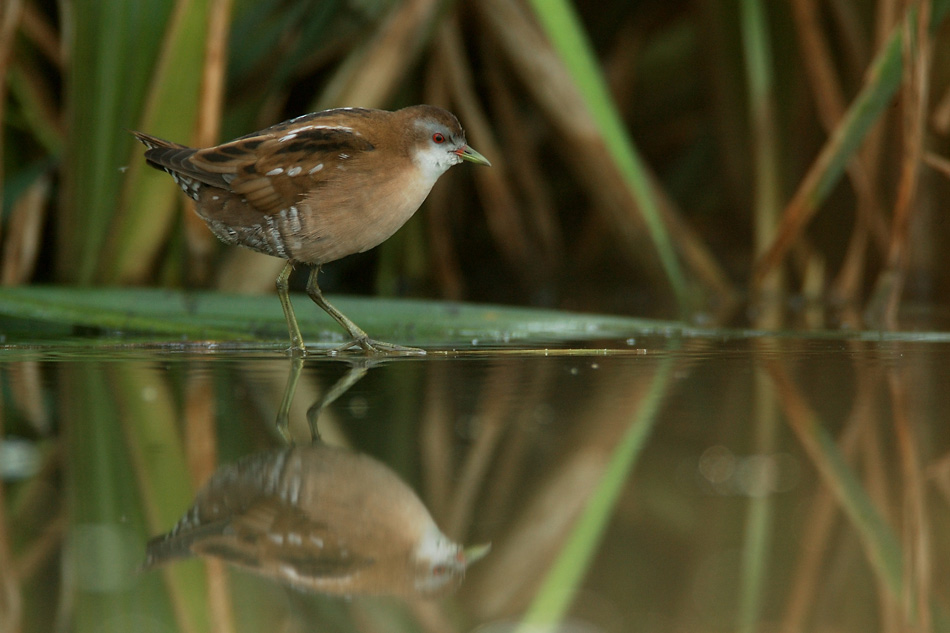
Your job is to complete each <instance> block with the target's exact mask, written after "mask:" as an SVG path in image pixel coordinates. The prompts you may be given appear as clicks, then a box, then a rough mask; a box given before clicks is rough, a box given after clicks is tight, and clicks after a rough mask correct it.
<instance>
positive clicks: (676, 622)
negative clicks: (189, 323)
mask: <svg viewBox="0 0 950 633" xmlns="http://www.w3.org/2000/svg"><path fill="white" fill-rule="evenodd" d="M593 345H594V347H592V348H591V349H572V350H553V349H552V350H546V351H545V350H521V351H517V350H514V351H512V350H494V351H493V350H477V351H470V352H461V353H458V354H445V355H430V356H429V357H427V358H424V359H416V358H404V359H392V360H386V361H382V362H373V363H369V364H363V365H360V364H356V363H352V362H346V361H344V360H341V359H328V358H317V357H312V358H311V357H308V358H307V359H306V361H305V362H304V363H303V366H302V371H301V373H300V376H299V380H298V381H297V383H296V391H295V393H294V394H293V399H292V406H291V408H290V410H289V414H288V420H289V429H288V430H287V431H285V432H281V430H280V429H279V428H278V425H276V424H275V421H276V420H277V418H278V413H279V410H280V407H281V402H282V398H284V397H285V394H287V388H288V380H289V379H290V378H291V377H292V375H293V370H294V367H293V363H292V362H291V360H290V359H289V358H287V357H286V356H283V355H281V354H280V353H277V352H255V351H240V350H238V351H231V352H224V351H207V350H203V349H201V348H196V347H188V346H184V347H173V346H160V347H143V346H122V345H118V346H113V347H103V346H90V347H80V346H77V347H72V348H62V347H57V346H39V347H15V346H11V347H8V348H7V349H6V350H4V352H3V355H2V356H0V381H2V389H3V390H2V409H0V414H2V418H0V425H2V426H0V430H2V437H3V442H2V443H0V473H2V476H3V486H2V501H3V503H2V506H0V508H2V512H3V515H2V516H0V586H2V588H3V591H2V597H0V620H2V622H0V630H2V631H7V630H9V631H15V630H23V631H50V630H64V631H130V630H136V631H163V632H164V631H210V630H214V631H258V630H266V631H416V630H421V631H475V630H477V631H482V632H484V631H504V630H515V628H516V625H517V623H518V622H520V621H521V620H522V618H528V619H530V620H531V621H533V622H550V621H557V622H560V625H559V626H560V628H555V627H554V625H552V626H550V627H548V628H540V629H534V630H562V631H605V632H614V631H617V632H619V631H657V632H667V631H670V632H673V631H727V630H728V631H737V630H738V631H832V630H834V631H861V632H866V631H892V630H912V631H916V630H920V631H927V630H948V629H950V624H948V618H947V613H948V609H950V583H948V581H947V578H950V574H948V571H950V569H948V567H950V565H948V562H950V552H948V549H950V541H947V539H946V538H945V537H944V535H945V534H946V533H947V527H948V524H950V512H948V501H950V428H948V425H947V420H948V419H950V415H948V414H950V389H948V388H947V384H948V383H947V378H946V376H947V375H950V344H947V343H944V342H928V341H912V340H900V339H896V340H889V341H858V340H847V339H842V338H834V339H819V338H805V337H802V338H798V337H783V338H766V337H761V338H742V337H740V338H737V337H733V336H730V335H725V334H724V335H723V336H721V337H715V336H712V337H710V336H706V337H704V338H695V339H694V338H665V337H662V336H654V337H647V338H642V339H639V340H636V341H632V342H628V341H615V342H614V341H606V342H601V343H596V344H593ZM347 378H350V379H351V382H352V384H351V385H349V386H348V388H347V389H345V390H344V391H342V393H339V394H335V396H334V397H335V399H334V400H333V401H332V402H330V403H329V404H326V406H324V407H323V408H322V409H320V408H319V404H318V406H317V409H319V410H317V409H314V417H316V422H315V424H316V427H317V430H318V432H319V436H320V437H319V442H320V444H319V448H317V449H315V450H314V451H313V452H314V453H315V455H316V457H315V458H314V461H313V462H312V463H313V464H316V465H315V466H312V467H310V466H308V467H305V468H304V467H301V468H303V470H306V471H307V473H309V474H301V475H300V477H301V480H302V481H306V482H308V483H299V482H297V480H291V479H289V478H290V477H291V475H292V474H293V473H291V472H290V471H291V470H294V469H292V468H289V467H287V466H286V463H287V462H286V455H287V454H289V453H288V451H291V450H292V451H296V452H300V451H305V450H310V449H308V446H309V445H310V444H311V433H310V428H309V426H308V415H307V410H308V408H310V407H312V405H314V404H315V403H320V402H321V398H322V397H323V398H325V397H326V394H327V393H329V392H331V390H332V389H333V386H334V385H341V386H346V383H345V381H346V379H347ZM341 381H343V382H341ZM288 438H289V441H291V442H293V444H294V446H295V448H293V449H290V448H289V445H288ZM342 447H345V452H342V453H341V452H340V451H341V448H342ZM324 451H333V452H332V453H325V452H324ZM350 451H352V452H350ZM294 454H297V453H294ZM327 455H334V456H335V455H344V457H342V458H341V460H342V461H345V462H346V465H344V466H343V467H342V468H343V470H333V471H332V472H323V471H321V472H320V474H314V473H313V472H310V470H308V469H311V468H312V469H316V470H320V469H321V468H323V467H324V466H326V465H327V464H329V463H330V462H331V461H333V459H336V457H334V458H333V459H331V458H329V457H328V456H327ZM248 456H253V457H248ZM242 459H245V460H252V461H253V460H257V461H254V463H255V464H258V465H257V466H254V467H253V469H256V470H253V469H251V470H253V472H254V473H263V474H259V475H258V474H255V475H254V477H256V478H257V479H266V478H267V477H271V478H272V484H273V481H276V479H277V478H279V477H287V478H288V479H287V481H288V482H289V483H288V484H287V485H288V486H289V488H288V490H290V489H294V490H297V491H298V492H297V493H293V494H292V493H290V492H286V491H285V492H284V493H275V492H274V491H273V490H271V491H270V493H267V492H266V491H265V492H255V491H251V492H249V488H248V487H249V486H252V485H253V484H252V483H251V482H250V481H249V480H250V479H253V478H254V477H250V476H242V477H243V479H241V478H237V479H235V477H236V476H231V475H218V477H219V480H223V479H222V478H225V479H227V477H231V479H228V481H232V480H234V481H237V483H236V484H235V485H236V486H237V488H233V489H230V491H229V492H226V493H216V494H219V496H217V497H214V498H213V499H212V502H209V504H206V506H207V507H208V508H210V507H211V505H214V506H215V508H216V510H215V512H218V514H216V515H214V516H213V517H212V514H213V513H211V511H210V510H208V511H207V516H206V517H205V520H207V521H211V522H213V520H217V521H219V522H225V523H226V522H227V520H226V519H225V518H223V517H224V515H223V510H222V509H221V508H224V507H225V506H228V505H229V504H231V505H241V504H244V506H242V508H241V511H240V512H239V513H238V514H239V515H240V516H239V518H232V519H228V520H230V523H227V527H223V528H222V527H220V525H219V526H218V528H215V529H209V530H207V531H209V533H212V534H213V535H215V537H216V538H219V540H217V541H215V540H213V539H212V540H205V541H202V542H201V545H200V548H201V549H202V551H203V552H204V553H207V554H209V557H211V558H213V557H214V556H216V557H218V558H225V559H227V560H230V561H231V562H232V563H234V562H241V563H242V565H243V566H236V565H234V564H219V563H215V562H211V563H206V562H204V561H205V560H208V558H199V559H195V558H192V559H189V560H183V561H177V562H170V563H167V564H165V565H161V566H158V567H156V568H154V569H149V570H145V571H143V570H142V569H141V568H140V567H141V565H142V564H143V563H144V562H145V560H146V543H147V542H148V540H149V539H150V538H152V537H155V536H157V535H160V534H163V533H166V532H168V531H169V530H171V529H172V527H173V526H174V525H175V524H176V522H177V521H178V520H179V519H180V518H181V517H182V516H183V515H185V514H186V512H187V511H188V510H189V508H190V507H191V506H192V504H193V502H194V500H195V494H196V491H197V490H198V489H199V488H200V487H201V485H202V484H203V483H204V482H206V481H207V480H208V478H209V477H211V476H212V473H214V472H215V471H216V469H217V472H219V473H221V472H236V470H235V469H236V468H237V466H235V464H236V463H242V464H244V463H247V462H239V460H242ZM351 459H355V460H357V462H358V463H359V465H356V466H354V465H353V464H355V463H356V462H352V463H351V462H350V460H351ZM268 460H270V461H268ZM275 460H276V461H275ZM281 460H284V461H281ZM275 464H277V465H275ZM367 464H370V465H369V466H367ZM364 467H366V468H369V471H371V472H370V474H366V473H367V472H368V471H366V470H364V469H363V468H364ZM247 468H251V467H250V466H248V467H247ZM221 469H224V471H222V470H221ZM227 469H231V470H230V471H228V470H227ZM327 469H329V466H327ZM245 470H247V469H245ZM294 472H296V471H294ZM314 472H315V471H314ZM294 476H296V475H294ZM307 477H310V478H311V479H306V478H307ZM314 482H322V483H314ZM232 483H233V482H232ZM275 485H276V484H275ZM320 486H324V488H325V489H327V490H332V491H340V490H342V489H349V488H354V489H356V492H354V493H353V495H354V496H353V497H352V499H357V500H364V501H363V502H360V501H353V502H342V501H335V502H333V504H335V506H336V509H328V508H327V507H325V506H326V505H328V504H330V503H331V502H330V501H326V499H328V497H325V496H319V499H321V501H320V503H318V504H317V506H318V507H313V508H304V509H294V508H292V507H290V506H291V505H292V504H290V503H289V500H290V497H291V496H294V494H296V495H298V496H300V497H305V496H307V494H309V493H308V492H307V491H308V490H317V489H320V490H323V489H324V488H320ZM405 486H407V487H405ZM272 487H273V486H272ZM404 487H405V489H403V488H404ZM373 493H375V494H376V496H375V497H372V496H371V494H373ZM268 494H270V497H267V495H268ZM281 494H282V495H283V496H281ZM313 494H314V495H317V493H313ZM321 494H328V493H321ZM341 494H342V493H341ZM347 494H349V492H347ZM229 495H230V496H229ZM238 497H240V498H241V499H245V498H247V499H251V501H241V503H240V504H239V503H238V502H235V501H233V499H236V498H238ZM265 497H267V498H266V499H265ZM317 497H318V495H317V496H315V497H314V498H317ZM347 498H350V497H347ZM371 498H372V499H375V500H374V501H372V502H369V501H366V500H367V499H371ZM413 498H417V499H418V500H420V501H421V504H422V505H420V507H419V508H416V509H414V510H412V511H411V512H409V511H408V510H407V511H406V512H405V514H406V515H407V516H408V518H405V517H404V518H401V519H400V518H393V517H394V516H396V515H398V514H399V512H401V511H402V510H399V509H400V508H403V509H404V508H409V507H412V508H415V506H414V504H415V503H416V502H415V501H412V499H413ZM262 499H264V500H263V501H262ZM275 499H276V501H275ZM387 500H392V503H388V501H387ZM347 504H349V505H347ZM341 505H347V508H348V509H346V510H342V509H339V508H340V507H341ZM389 505H391V506H394V507H395V509H393V508H387V507H386V506H389ZM284 506H287V507H284ZM231 509H232V510H233V508H231ZM427 513H428V514H430V515H431V517H432V518H433V520H434V522H435V524H437V525H438V527H439V529H441V531H442V532H444V534H445V535H446V536H447V537H448V538H450V539H451V540H452V541H454V542H457V543H460V544H462V545H464V546H472V545H477V544H482V543H491V550H490V552H489V553H488V554H487V555H486V556H485V557H484V558H482V559H481V560H479V561H477V562H473V563H472V564H471V565H470V567H469V568H468V571H467V573H466V575H465V577H464V580H461V584H460V586H459V587H458V589H457V590H454V587H455V584H456V583H455V582H454V581H453V582H450V583H448V584H447V585H446V590H445V593H446V594H447V595H439V597H436V598H426V597H422V594H423V593H425V592H424V591H422V590H419V589H418V588H417V587H415V585H413V582H414V581H413V580H411V579H412V578H415V576H412V575H411V574H408V572H406V568H407V564H406V563H405V562H403V563H393V562H392V561H390V559H388V558H387V556H389V554H388V553H387V552H390V551H396V550H398V549H399V547H401V546H400V545H399V543H400V542H401V541H400V539H401V538H402V536H400V535H404V534H405V533H407V532H408V531H411V529H415V528H409V527H406V526H407V525H410V524H411V525H417V524H421V523H424V522H425V516H426V515H427ZM208 517H211V518H208ZM420 517H422V518H420ZM374 525H383V526H384V528H379V529H378V530H377V534H378V535H380V536H379V537H378V538H375V539H373V538H370V537H367V536H365V533H367V530H366V529H364V528H366V526H374ZM387 526H388V527H387ZM393 526H395V527H393ZM215 530H217V531H215ZM387 530H388V531H387ZM278 533H280V534H281V535H282V536H276V534H278ZM290 534H296V535H297V537H301V538H297V537H289V536H288V535H290ZM361 535H362V536H361ZM205 537H207V538H208V539H210V538H211V537H208V536H207V535H205ZM310 537H312V539H311V541H310V543H311V546H310V547H309V549H308V547H305V546H304V545H305V543H304V541H306V539H307V538H310ZM294 538H297V541H298V542H295V541H294ZM255 539H257V540H255ZM334 539H336V540H334ZM318 541H319V543H320V544H321V545H320V547H316V546H315V545H313V544H314V543H317V542H318ZM357 541H359V542H357ZM334 544H335V545H334ZM195 547H198V546H195ZM407 547H408V546H407ZM183 551H185V552H187V547H185V549H184V550H183ZM275 561H276V562H275ZM387 561H389V562H387ZM386 565H389V566H390V567H389V568H386V569H391V570H395V571H390V572H387V574H386V579H385V580H384V581H381V582H379V583H376V584H373V583H369V581H365V582H364V584H365V585H366V587H363V586H361V585H360V582H355V584H353V585H350V586H349V588H348V589H346V590H344V591H342V593H345V594H349V596H348V597H340V596H339V595H326V594H323V593H320V594H318V593H314V592H312V591H309V590H305V589H299V588H292V587H291V586H290V585H292V584H297V585H301V584H305V583H304V582H303V581H302V580H301V577H302V576H306V575H308V574H309V575H310V576H312V577H319V578H321V579H322V580H326V579H327V578H333V579H341V578H343V577H344V576H350V577H358V576H360V574H363V576H362V577H364V578H365V577H366V576H367V575H368V574H369V572H368V570H370V569H382V568H384V567H385V566H386ZM400 565H402V566H400ZM249 569H250V571H249ZM267 570H269V571H267ZM275 570H276V571H275ZM444 571H445V570H444V569H441V568H440V570H437V572H438V573H444ZM265 572H267V573H265ZM437 572H436V571H432V570H427V571H425V572H424V573H423V576H424V577H425V578H429V576H431V575H432V574H434V573H437ZM369 585H372V586H371V587H370V586H369ZM439 586H440V587H441V585H439ZM367 587H369V589H371V590H372V592H373V593H382V594H386V595H364V591H363V589H366V588H367ZM324 590H326V585H324ZM389 594H398V595H389ZM522 630H527V629H522Z"/></svg>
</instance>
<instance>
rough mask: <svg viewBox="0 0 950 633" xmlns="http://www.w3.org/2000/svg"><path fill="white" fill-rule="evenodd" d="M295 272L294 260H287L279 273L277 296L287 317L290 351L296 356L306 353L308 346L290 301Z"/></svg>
mask: <svg viewBox="0 0 950 633" xmlns="http://www.w3.org/2000/svg"><path fill="white" fill-rule="evenodd" d="M292 272H294V262H293V261H291V260H288V261H287V264H286V265H285V266H284V269H283V270H281V271H280V274H279V275H277V297H278V298H279V299H280V307H282V308H283V309H284V318H285V319H287V329H288V330H289V331H290V352H291V353H292V354H294V355H295V356H296V355H297V354H298V353H299V354H304V353H306V351H307V348H306V347H305V346H304V344H303V337H302V336H301V335H300V326H299V325H297V317H296V316H295V315H294V306H292V305H291V303H290V273H292Z"/></svg>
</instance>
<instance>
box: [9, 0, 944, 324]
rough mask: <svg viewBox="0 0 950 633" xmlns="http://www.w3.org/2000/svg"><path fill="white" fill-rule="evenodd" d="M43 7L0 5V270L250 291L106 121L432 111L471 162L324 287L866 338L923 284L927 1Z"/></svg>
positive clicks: (937, 206) (150, 127) (936, 31)
mask: <svg viewBox="0 0 950 633" xmlns="http://www.w3.org/2000/svg"><path fill="white" fill-rule="evenodd" d="M61 6H62V5H57V4H54V3H45V2H38V1H31V0H18V1H15V2H7V3H5V4H4V5H3V7H2V9H0V20H2V24H0V28H2V29H3V31H2V32H3V33H4V34H9V35H10V37H4V38H2V40H0V74H2V76H3V77H4V79H5V81H4V82H3V84H2V85H3V88H2V91H0V109H2V110H0V111H2V123H3V125H2V136H0V143H2V158H3V163H2V172H0V192H2V203H3V215H2V218H3V223H2V234H0V237H2V261H0V265H2V282H3V283H4V284H30V283H57V284H78V285H82V286H95V285H115V284H121V285H128V284H133V285H162V286H174V287H182V286H203V287H219V288H223V289H229V290H242V291H257V292H267V291H270V289H271V288H272V286H273V281H274V277H275V276H276V271H277V270H278V269H279V262H274V261H270V260H269V259H268V258H265V257H263V256H259V255H256V254H254V253H250V252H245V251H244V250H243V249H225V248H220V247H219V245H218V244H217V243H216V242H215V240H214V239H213V237H211V236H210V233H209V232H207V230H206V229H205V228H204V227H203V226H202V225H201V223H200V221H198V220H196V218H195V217H194V216H193V214H192V213H191V211H190V209H189V208H188V206H189V205H188V204H187V200H186V199H184V197H183V196H182V195H180V193H179V192H178V191H177V190H176V189H175V187H174V185H173V183H172V182H171V181H170V180H169V179H168V178H167V177H164V176H163V175H162V174H160V173H158V172H155V171H154V170H150V169H148V168H146V167H145V165H144V162H143V160H142V159H141V147H137V146H136V143H135V142H134V140H133V139H132V137H131V136H130V135H129V134H128V133H127V130H128V129H143V130H146V131H148V132H149V133H152V134H155V135H158V136H161V137H165V138H169V139H172V140H175V141H178V142H183V143H188V144H196V145H209V144H213V143H215V142H218V141H222V140H226V139H229V138H233V137H235V136H238V135H241V134H244V133H247V132H249V131H252V130H255V129H259V128H261V127H264V126H266V125H269V124H272V123H274V122H277V121H279V120H282V119H284V118H289V117H291V116H296V115H299V114H301V113H303V112H307V111H312V110H314V109H319V108H325V107H332V106H338V105H360V106H371V107H383V108H396V107H401V106H403V105H407V104H411V103H417V102H432V103H437V104H440V105H443V106H445V107H447V108H449V109H451V110H453V111H454V112H455V113H456V114H457V115H458V116H459V117H460V119H461V120H462V122H463V125H464V126H465V127H466V130H467V132H468V137H469V140H470V142H471V143H472V145H473V146H474V147H476V148H478V149H479V150H480V151H482V152H483V153H485V154H486V155H488V156H489V158H490V159H491V160H492V162H493V164H494V165H495V167H494V168H493V169H492V170H477V171H476V170H461V169H459V170H453V171H452V172H450V174H449V175H448V176H447V177H446V178H445V179H444V180H445V181H447V182H443V183H442V184H440V185H439V187H438V188H437V189H436V191H435V192H433V194H432V196H431V197H430V200H429V201H428V202H427V203H426V205H425V207H424V208H423V212H422V213H420V214H419V215H418V216H417V217H416V218H414V219H413V220H412V221H411V222H410V223H409V225H408V226H407V227H406V228H405V229H404V230H402V231H400V232H399V233H398V234H397V235H396V236H395V237H394V238H392V239H391V240H390V241H389V242H387V243H386V244H384V245H383V246H381V247H380V248H379V249H376V252H373V253H368V254H363V255H360V256H354V257H351V258H348V259H346V260H344V261H342V262H339V263H336V264H333V265H332V266H329V267H328V268H327V273H326V275H327V279H326V280H325V285H326V287H327V289H328V290H329V291H330V292H341V291H342V292H356V293H370V292H375V293H376V294H381V295H387V296H394V295H408V296H424V297H443V298H450V299H463V300H475V301H491V302H500V303H518V304H532V305H538V306H546V307H557V308H566V309H579V310H585V311H586V310H592V311H600V312H616V313H624V314H637V315H639V316H654V317H656V316H662V317H670V316H680V315H683V314H685V315H687V316H692V317H697V316H702V317H703V318H704V319H709V318H712V319H714V320H716V321H718V322H720V323H735V322H737V321H744V320H745V319H746V318H747V315H748V314H750V312H749V311H747V310H745V309H744V308H746V307H749V306H752V307H761V306H762V305H768V304H770V303H773V302H775V301H776V300H777V302H778V304H779V305H781V304H782V302H783V301H784V300H785V299H786V298H788V297H793V298H800V299H803V300H804V303H802V302H796V305H809V306H818V309H817V310H814V311H802V312H800V313H798V314H797V315H796V316H797V317H798V320H797V321H795V320H791V321H788V320H786V321H785V325H789V324H807V325H816V324H818V325H828V324H836V323H839V322H845V323H847V324H848V325H850V326H853V327H861V326H879V325H886V326H890V327H895V326H899V320H898V315H899V310H898V309H899V307H900V306H901V305H903V304H906V303H907V302H914V303H918V302H924V303H939V302H942V301H945V300H946V299H947V294H948V291H950V277H948V274H947V273H946V271H947V270H950V267H948V266H947V262H946V254H945V253H947V252H948V249H947V248H945V244H946V242H947V240H948V239H950V232H948V229H947V225H946V223H945V222H942V216H941V208H942V207H943V206H944V204H945V201H946V200H947V199H948V196H950V186H948V183H947V179H948V174H950V168H948V165H950V163H948V161H947V159H945V158H943V156H944V155H946V154H947V151H946V148H947V146H948V134H950V55H948V52H947V51H950V47H947V46H946V45H944V42H945V40H946V37H947V33H946V25H945V24H944V19H943V18H944V17H945V15H946V13H947V9H948V8H950V0H932V1H927V2H912V3H899V2H895V1H894V0H877V1H874V2H870V1H869V2H863V3H849V2H845V1H844V0H833V1H831V2H817V1H816V0H792V1H790V2H787V3H769V2H761V1H760V2H756V1H755V0H749V1H743V2H740V1H739V0H696V1H694V2H673V3H626V2H616V3H608V4H604V3H599V2H598V3H594V2H575V3H571V2H568V1H567V0H559V1H558V2H532V3H528V2H517V1H514V0H483V1H480V2H457V3H456V2H438V1H436V0H407V1H404V2H403V1H396V0H360V1H358V2H357V1H350V2H345V1H341V0H336V1H330V0H326V1H318V0H260V1H254V2H251V1H249V0H178V1H177V2H166V1H165V0H144V1H143V0H108V1H102V2H92V3H78V4H75V5H70V11H68V12H62V11H61V10H60V9H61ZM826 307H831V308H833V310H825V309H824V308H826ZM753 313H755V314H759V315H760V317H761V313H759V312H757V311H754V312H753ZM761 322H762V321H761V320H760V323H761Z"/></svg>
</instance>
